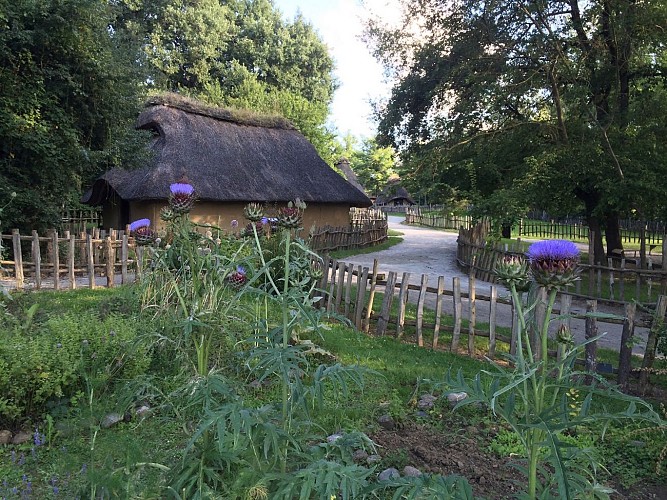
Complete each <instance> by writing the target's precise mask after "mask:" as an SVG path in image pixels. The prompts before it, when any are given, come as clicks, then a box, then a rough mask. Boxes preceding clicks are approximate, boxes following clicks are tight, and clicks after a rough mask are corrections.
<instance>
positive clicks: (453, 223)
mask: <svg viewBox="0 0 667 500" xmlns="http://www.w3.org/2000/svg"><path fill="white" fill-rule="evenodd" d="M405 223H406V224H419V225H421V226H428V227H435V228H440V229H455V230H458V229H460V228H461V227H463V228H466V229H469V228H470V227H472V225H473V219H472V217H470V216H468V215H452V214H441V215H436V214H424V213H422V212H421V210H420V209H419V207H417V208H408V209H407V211H406V212H405Z"/></svg>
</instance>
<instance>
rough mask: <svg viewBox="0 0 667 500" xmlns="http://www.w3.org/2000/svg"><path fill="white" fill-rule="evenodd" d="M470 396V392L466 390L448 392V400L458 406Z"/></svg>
mask: <svg viewBox="0 0 667 500" xmlns="http://www.w3.org/2000/svg"><path fill="white" fill-rule="evenodd" d="M467 397H468V394H467V393H465V392H452V393H450V394H447V401H449V404H450V405H451V406H456V405H457V404H458V403H459V402H460V401H463V400H464V399H466V398H467Z"/></svg>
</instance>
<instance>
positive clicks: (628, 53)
mask: <svg viewBox="0 0 667 500" xmlns="http://www.w3.org/2000/svg"><path fill="white" fill-rule="evenodd" d="M404 5H405V6H406V9H407V11H409V12H410V18H409V20H406V22H405V23H404V25H403V26H401V27H400V28H398V29H393V30H392V29H388V28H387V27H384V26H381V25H379V24H378V23H371V24H370V25H369V27H368V35H369V40H370V41H371V42H372V43H373V44H374V46H375V49H376V54H377V56H378V57H379V58H380V59H381V60H382V61H383V62H384V63H385V65H387V66H388V67H389V68H390V69H391V70H392V71H393V74H394V76H395V77H396V79H397V83H396V85H395V86H394V89H393V92H392V96H391V98H390V100H389V101H388V103H387V104H386V107H385V108H384V109H381V110H380V117H381V121H380V127H379V130H380V133H381V139H382V140H383V141H385V142H387V143H393V144H397V145H400V146H401V147H402V148H403V150H402V151H403V153H402V154H403V156H404V157H405V158H406V161H404V164H405V165H412V166H414V165H415V164H416V163H418V162H419V159H420V158H421V157H422V155H424V154H425V153H426V155H427V157H430V158H433V157H434V156H437V157H438V165H446V167H445V170H450V171H451V170H454V171H456V174H457V177H458V178H456V179H455V180H453V181H452V179H451V177H450V178H448V179H443V178H442V176H441V175H439V174H440V173H441V172H439V171H436V172H432V174H433V175H434V176H435V177H437V178H438V180H439V182H443V183H445V184H447V185H453V186H454V187H457V188H459V187H461V188H463V189H465V190H466V191H468V192H469V193H470V194H472V195H473V196H478V197H479V196H487V195H488V194H489V193H487V192H485V190H484V188H482V187H481V186H480V184H481V183H482V182H485V181H486V182H487V183H488V184H489V185H491V186H492V189H491V191H492V192H495V191H496V190H497V189H500V190H505V191H507V190H510V191H511V193H512V195H513V196H522V197H523V202H524V203H525V204H529V203H530V204H532V205H534V206H538V207H544V208H546V207H549V208H552V209H557V210H559V211H564V210H570V209H572V206H573V202H572V200H573V199H576V201H577V202H578V203H579V204H580V205H581V206H582V207H583V211H584V213H585V215H586V217H587V218H588V221H589V225H590V227H591V229H593V230H595V231H596V236H597V237H596V241H595V255H596V259H598V260H602V259H603V257H604V248H603V247H602V238H601V232H602V229H606V238H607V248H608V251H611V250H612V249H615V248H622V247H621V242H620V238H619V230H618V217H619V215H626V214H628V213H630V212H631V211H632V210H636V211H638V212H640V213H642V214H649V213H658V212H660V211H662V210H664V203H663V202H662V201H661V200H660V198H659V193H660V192H661V191H664V189H665V187H667V186H665V181H664V179H665V178H666V177H665V175H664V174H665V172H667V170H666V169H667V163H666V160H665V158H667V156H665V153H666V152H667V144H666V141H665V135H664V132H666V130H665V124H664V120H663V121H662V122H660V121H659V120H656V116H655V114H653V113H652V112H650V111H649V112H648V113H647V110H648V109H649V108H650V109H652V110H664V109H665V106H666V102H665V57H666V56H665V46H666V45H665V42H666V41H667V40H666V39H665V37H666V36H667V33H665V31H664V30H663V29H662V28H661V26H665V25H666V24H667V6H666V5H665V4H664V2H661V1H658V0H647V1H644V2H636V1H635V0H594V1H589V2H578V1H576V0H549V1H539V2H533V1H523V0H519V1H514V0H512V1H510V0H495V1H486V2H481V3H480V2H474V1H472V0H460V1H455V2H445V1H443V0H406V2H404ZM661 134H663V135H661ZM500 152H502V153H503V154H499V153H500ZM424 174H425V172H424V171H423V168H422V172H418V171H415V177H422V179H423V178H424V177H426V176H425V175H424ZM547 186H548V189H545V188H546V187H547Z"/></svg>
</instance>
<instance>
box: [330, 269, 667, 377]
mask: <svg viewBox="0 0 667 500" xmlns="http://www.w3.org/2000/svg"><path fill="white" fill-rule="evenodd" d="M325 259H326V260H325V269H326V270H327V272H326V273H325V275H324V276H323V277H322V280H321V282H320V283H319V288H320V289H321V290H322V291H323V294H322V295H323V298H322V299H321V300H320V302H319V307H321V308H325V309H326V310H327V311H329V312H332V313H333V312H335V313H337V314H340V315H344V316H345V317H347V318H348V319H349V320H350V321H351V323H352V324H353V325H354V326H355V327H356V328H357V329H358V330H359V331H363V332H366V333H369V332H372V333H375V334H376V335H379V336H383V335H393V336H394V337H396V338H399V339H401V338H403V339H405V340H409V341H413V342H414V343H416V344H417V345H418V346H421V347H430V348H431V349H444V350H449V351H451V352H456V353H459V354H468V355H470V356H486V357H489V358H491V359H493V358H497V357H498V355H499V354H500V353H501V352H509V353H511V354H514V353H516V346H517V341H516V336H517V332H518V318H517V311H516V308H515V307H514V304H513V303H512V300H511V298H510V297H501V296H500V295H499V288H498V287H497V286H495V285H492V286H491V287H490V289H489V290H490V292H489V293H488V295H485V294H482V293H479V292H478V290H477V285H476V281H475V278H474V277H471V278H470V279H469V283H468V287H467V290H464V289H462V287H461V280H460V278H458V277H453V278H452V279H451V280H450V281H449V282H448V280H447V279H446V278H445V277H444V276H439V277H438V278H437V280H435V281H436V283H434V285H435V286H433V285H432V284H431V283H429V280H430V278H429V276H428V275H425V274H423V275H421V276H420V277H419V279H418V280H417V281H418V283H419V284H413V283H411V282H410V278H411V276H410V273H403V274H402V276H399V275H398V274H397V273H396V272H388V273H386V274H384V273H380V272H379V270H378V262H377V260H376V261H375V263H374V266H373V268H372V269H370V268H368V267H362V266H354V265H350V264H346V263H344V262H338V261H336V260H330V259H328V258H327V257H325ZM449 287H450V288H449ZM380 294H381V295H382V300H379V298H380V297H379V295H380ZM376 296H378V297H376ZM376 299H377V300H376ZM542 299H543V301H544V304H546V294H545V293H543V297H542ZM409 303H411V304H412V306H411V307H413V308H416V311H414V313H413V316H414V319H411V320H408V319H406V311H407V310H408V307H409V306H408V304H409ZM558 303H559V307H556V308H555V309H554V311H553V314H554V317H556V316H558V317H560V318H561V319H559V320H557V321H554V322H552V330H553V331H555V328H553V327H558V326H560V325H561V324H564V325H565V326H567V327H568V328H571V326H572V322H573V321H584V322H585V338H586V339H590V338H593V337H595V336H597V332H598V329H599V328H600V327H601V325H603V324H614V325H622V334H621V335H620V338H619V339H618V343H617V345H616V349H617V350H618V352H619V355H618V362H617V365H616V366H608V365H601V366H598V363H597V348H598V345H597V342H593V343H591V344H589V345H588V346H587V347H586V353H585V356H582V359H581V360H580V361H579V362H580V363H581V364H583V365H584V366H585V368H586V369H587V370H589V371H596V370H598V371H602V372H615V373H617V380H618V382H619V383H620V384H621V385H624V386H625V385H627V384H628V382H629V378H630V373H631V371H632V368H631V358H632V347H630V345H631V342H629V340H630V339H631V338H632V337H633V336H634V335H635V329H636V328H644V329H650V333H649V334H648V337H647V341H646V346H645V353H646V355H645V356H644V361H643V364H642V367H643V368H647V367H651V366H653V361H654V358H655V349H656V334H655V332H656V329H652V328H651V326H652V325H653V323H654V322H655V321H662V320H663V319H664V316H665V309H666V306H667V298H666V297H665V296H661V297H660V299H659V300H658V305H657V307H656V308H655V309H654V310H653V312H652V313H642V312H640V311H639V310H638V309H637V304H636V303H629V304H627V305H625V307H624V312H625V314H624V317H623V318H617V319H614V318H604V319H603V318H599V317H597V316H595V315H594V314H591V315H589V316H587V315H586V314H569V313H570V311H571V310H572V296H571V295H570V294H561V295H560V296H559V302H558ZM482 306H483V307H482ZM503 309H504V311H503ZM536 309H537V310H538V311H540V310H541V313H540V312H538V313H537V314H542V317H544V314H546V308H539V307H538V308H536ZM464 310H466V313H465V314H464ZM597 310H598V303H597V301H595V300H589V301H587V302H586V311H587V313H596V312H597ZM444 311H451V313H445V312H444ZM501 312H503V313H504V315H503V317H510V318H512V320H511V324H509V325H507V328H506V332H509V334H507V333H506V334H505V335H501V334H500V333H499V331H498V330H499V327H498V317H499V316H500V314H501ZM450 318H451V319H450ZM538 321H540V318H538ZM555 323H557V324H555ZM482 324H483V326H482ZM538 324H539V323H538ZM617 328H619V327H618V326H617ZM603 331H604V330H603ZM534 335H536V333H535V334H534ZM534 340H536V338H534ZM539 344H540V343H539V342H535V345H536V346H539ZM536 348H537V347H536ZM548 355H550V356H555V355H556V353H555V352H551V351H550V352H549V353H548ZM635 371H636V372H640V373H641V376H640V382H641V383H643V384H644V386H645V385H646V384H647V382H648V372H647V371H646V370H644V371H641V370H635Z"/></svg>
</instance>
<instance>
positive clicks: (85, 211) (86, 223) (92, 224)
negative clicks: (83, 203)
mask: <svg viewBox="0 0 667 500" xmlns="http://www.w3.org/2000/svg"><path fill="white" fill-rule="evenodd" d="M101 225H102V210H100V209H99V208H92V207H91V208H66V209H64V210H63V212H62V215H61V217H60V231H61V232H63V233H64V232H65V231H69V232H70V233H72V234H80V233H82V232H85V231H87V230H88V229H93V228H98V227H100V226H101Z"/></svg>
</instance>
